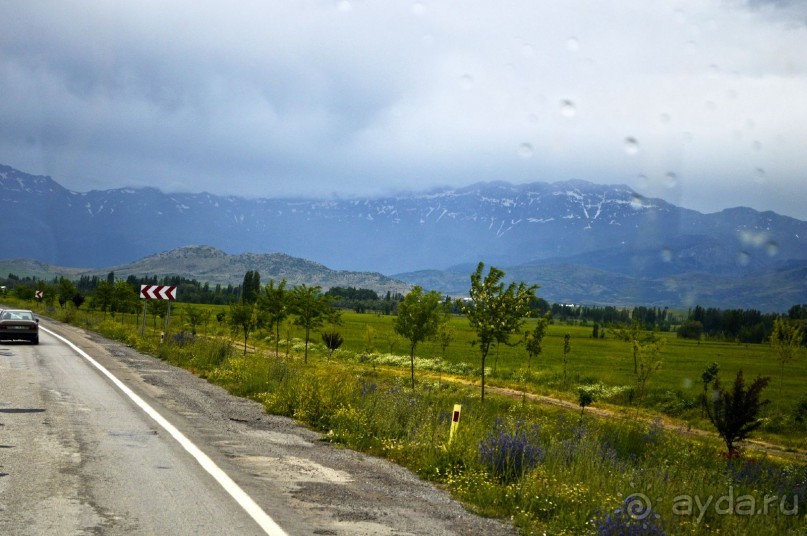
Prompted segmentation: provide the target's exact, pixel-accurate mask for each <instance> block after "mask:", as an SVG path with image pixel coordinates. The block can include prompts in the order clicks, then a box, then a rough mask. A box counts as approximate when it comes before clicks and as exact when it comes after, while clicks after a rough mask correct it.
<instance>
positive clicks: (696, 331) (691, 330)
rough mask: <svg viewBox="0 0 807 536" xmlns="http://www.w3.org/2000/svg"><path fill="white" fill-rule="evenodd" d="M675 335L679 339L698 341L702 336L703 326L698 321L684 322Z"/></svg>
mask: <svg viewBox="0 0 807 536" xmlns="http://www.w3.org/2000/svg"><path fill="white" fill-rule="evenodd" d="M676 334H677V336H678V338H680V339H692V340H695V341H697V340H700V338H701V335H703V324H702V323H701V322H700V321H698V320H685V321H684V323H683V324H681V326H680V327H679V328H678V330H677V331H676Z"/></svg>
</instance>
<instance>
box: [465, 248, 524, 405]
mask: <svg viewBox="0 0 807 536" xmlns="http://www.w3.org/2000/svg"><path fill="white" fill-rule="evenodd" d="M484 269H485V264H484V263H482V262H480V263H479V265H478V266H477V268H476V271H475V272H474V273H473V274H471V290H470V295H471V302H470V304H468V305H466V306H465V314H466V315H467V317H468V323H469V324H470V325H471V329H473V330H474V331H475V332H476V336H477V339H476V340H475V341H474V343H475V344H479V351H480V353H481V357H482V402H484V401H485V360H486V359H487V356H488V352H489V351H490V346H491V344H494V343H503V344H508V342H509V338H510V335H512V334H513V333H517V332H519V331H520V329H521V325H522V324H523V323H524V319H525V317H526V316H527V315H528V314H529V312H530V304H531V302H532V300H534V299H536V296H535V291H536V289H537V288H538V286H537V285H532V286H527V285H526V284H525V283H524V282H521V283H519V284H518V285H516V284H515V283H510V285H508V286H507V288H505V287H504V283H503V282H502V278H503V277H504V272H503V271H501V270H499V269H498V268H496V267H493V266H491V267H490V270H489V272H488V275H486V276H485V277H484V278H483V276H482V273H483V271H484Z"/></svg>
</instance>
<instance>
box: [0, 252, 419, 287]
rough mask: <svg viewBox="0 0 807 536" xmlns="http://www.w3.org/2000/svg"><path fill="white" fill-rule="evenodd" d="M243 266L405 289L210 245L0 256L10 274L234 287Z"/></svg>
mask: <svg viewBox="0 0 807 536" xmlns="http://www.w3.org/2000/svg"><path fill="white" fill-rule="evenodd" d="M249 270H257V271H258V272H259V273H260V275H261V281H262V282H263V283H268V282H269V280H270V279H274V280H275V281H277V282H280V281H281V280H283V279H286V281H288V283H289V285H291V286H295V285H300V284H302V283H305V284H306V285H309V286H313V285H319V286H321V287H322V288H323V290H327V289H329V288H331V287H356V288H367V289H371V290H375V291H376V292H378V293H381V294H385V293H386V292H387V291H390V292H400V293H406V292H407V291H408V290H409V285H408V284H407V283H404V282H402V281H399V280H395V279H392V278H389V277H386V276H384V275H382V274H379V273H371V272H349V271H346V270H331V269H330V268H328V267H326V266H323V265H321V264H318V263H316V262H312V261H308V260H305V259H299V258H295V257H291V256H289V255H285V254H283V253H267V254H257V253H245V254H241V255H228V254H226V253H224V252H223V251H220V250H218V249H216V248H213V247H210V246H186V247H181V248H177V249H173V250H171V251H167V252H164V253H158V254H156V255H152V256H149V257H146V258H144V259H140V260H138V261H135V262H133V263H130V264H121V265H116V266H110V267H107V268H103V269H81V268H62V267H57V266H50V265H47V264H44V263H41V262H38V261H32V260H28V259H17V260H9V261H2V260H0V274H3V276H5V275H7V274H9V273H13V274H15V275H18V276H21V277H22V276H33V277H37V278H40V279H45V280H49V279H52V278H53V277H60V276H64V277H67V278H69V279H77V278H79V277H81V276H82V275H86V276H90V277H92V276H98V277H102V278H103V277H106V276H107V274H108V273H109V272H115V277H116V278H123V279H125V278H127V277H128V276H129V275H135V276H137V277H145V276H157V277H164V276H181V277H185V278H188V279H195V280H197V281H200V282H203V283H205V282H206V283H210V284H211V285H216V284H221V285H223V286H226V285H233V286H235V285H240V284H241V283H242V282H243V278H244V274H245V273H246V272H247V271H249Z"/></svg>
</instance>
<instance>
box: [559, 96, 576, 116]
mask: <svg viewBox="0 0 807 536" xmlns="http://www.w3.org/2000/svg"><path fill="white" fill-rule="evenodd" d="M560 113H562V114H563V116H564V117H568V118H570V119H571V118H572V117H574V116H575V114H577V109H576V108H575V106H574V103H573V102H572V101H570V100H563V101H561V102H560Z"/></svg>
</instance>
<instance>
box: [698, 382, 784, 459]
mask: <svg viewBox="0 0 807 536" xmlns="http://www.w3.org/2000/svg"><path fill="white" fill-rule="evenodd" d="M769 381H770V378H768V377H763V376H761V377H757V379H756V380H754V381H753V382H752V383H751V385H750V386H749V387H748V388H747V389H746V387H745V380H744V379H743V371H742V369H740V370H739V371H738V372H737V377H736V378H735V379H734V386H733V388H732V390H731V391H727V390H725V389H723V386H722V385H721V384H720V378H719V377H718V378H715V381H714V384H713V387H714V391H715V396H714V399H713V400H712V401H711V402H710V403H709V404H707V405H706V414H707V415H708V416H709V420H710V421H711V422H712V424H713V425H714V426H715V428H717V433H718V434H720V437H721V438H723V441H724V442H725V444H726V449H727V450H728V456H729V457H733V456H734V455H736V453H737V445H736V444H737V443H738V442H739V441H743V440H745V439H747V438H748V437H749V436H750V435H751V433H752V432H753V431H754V430H756V429H757V428H759V427H760V426H761V425H762V420H761V419H760V418H759V413H760V410H761V409H762V408H763V407H764V406H765V405H766V404H768V403H769V402H770V401H769V400H760V397H761V395H762V390H763V389H765V387H767V385H768V382H769Z"/></svg>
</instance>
